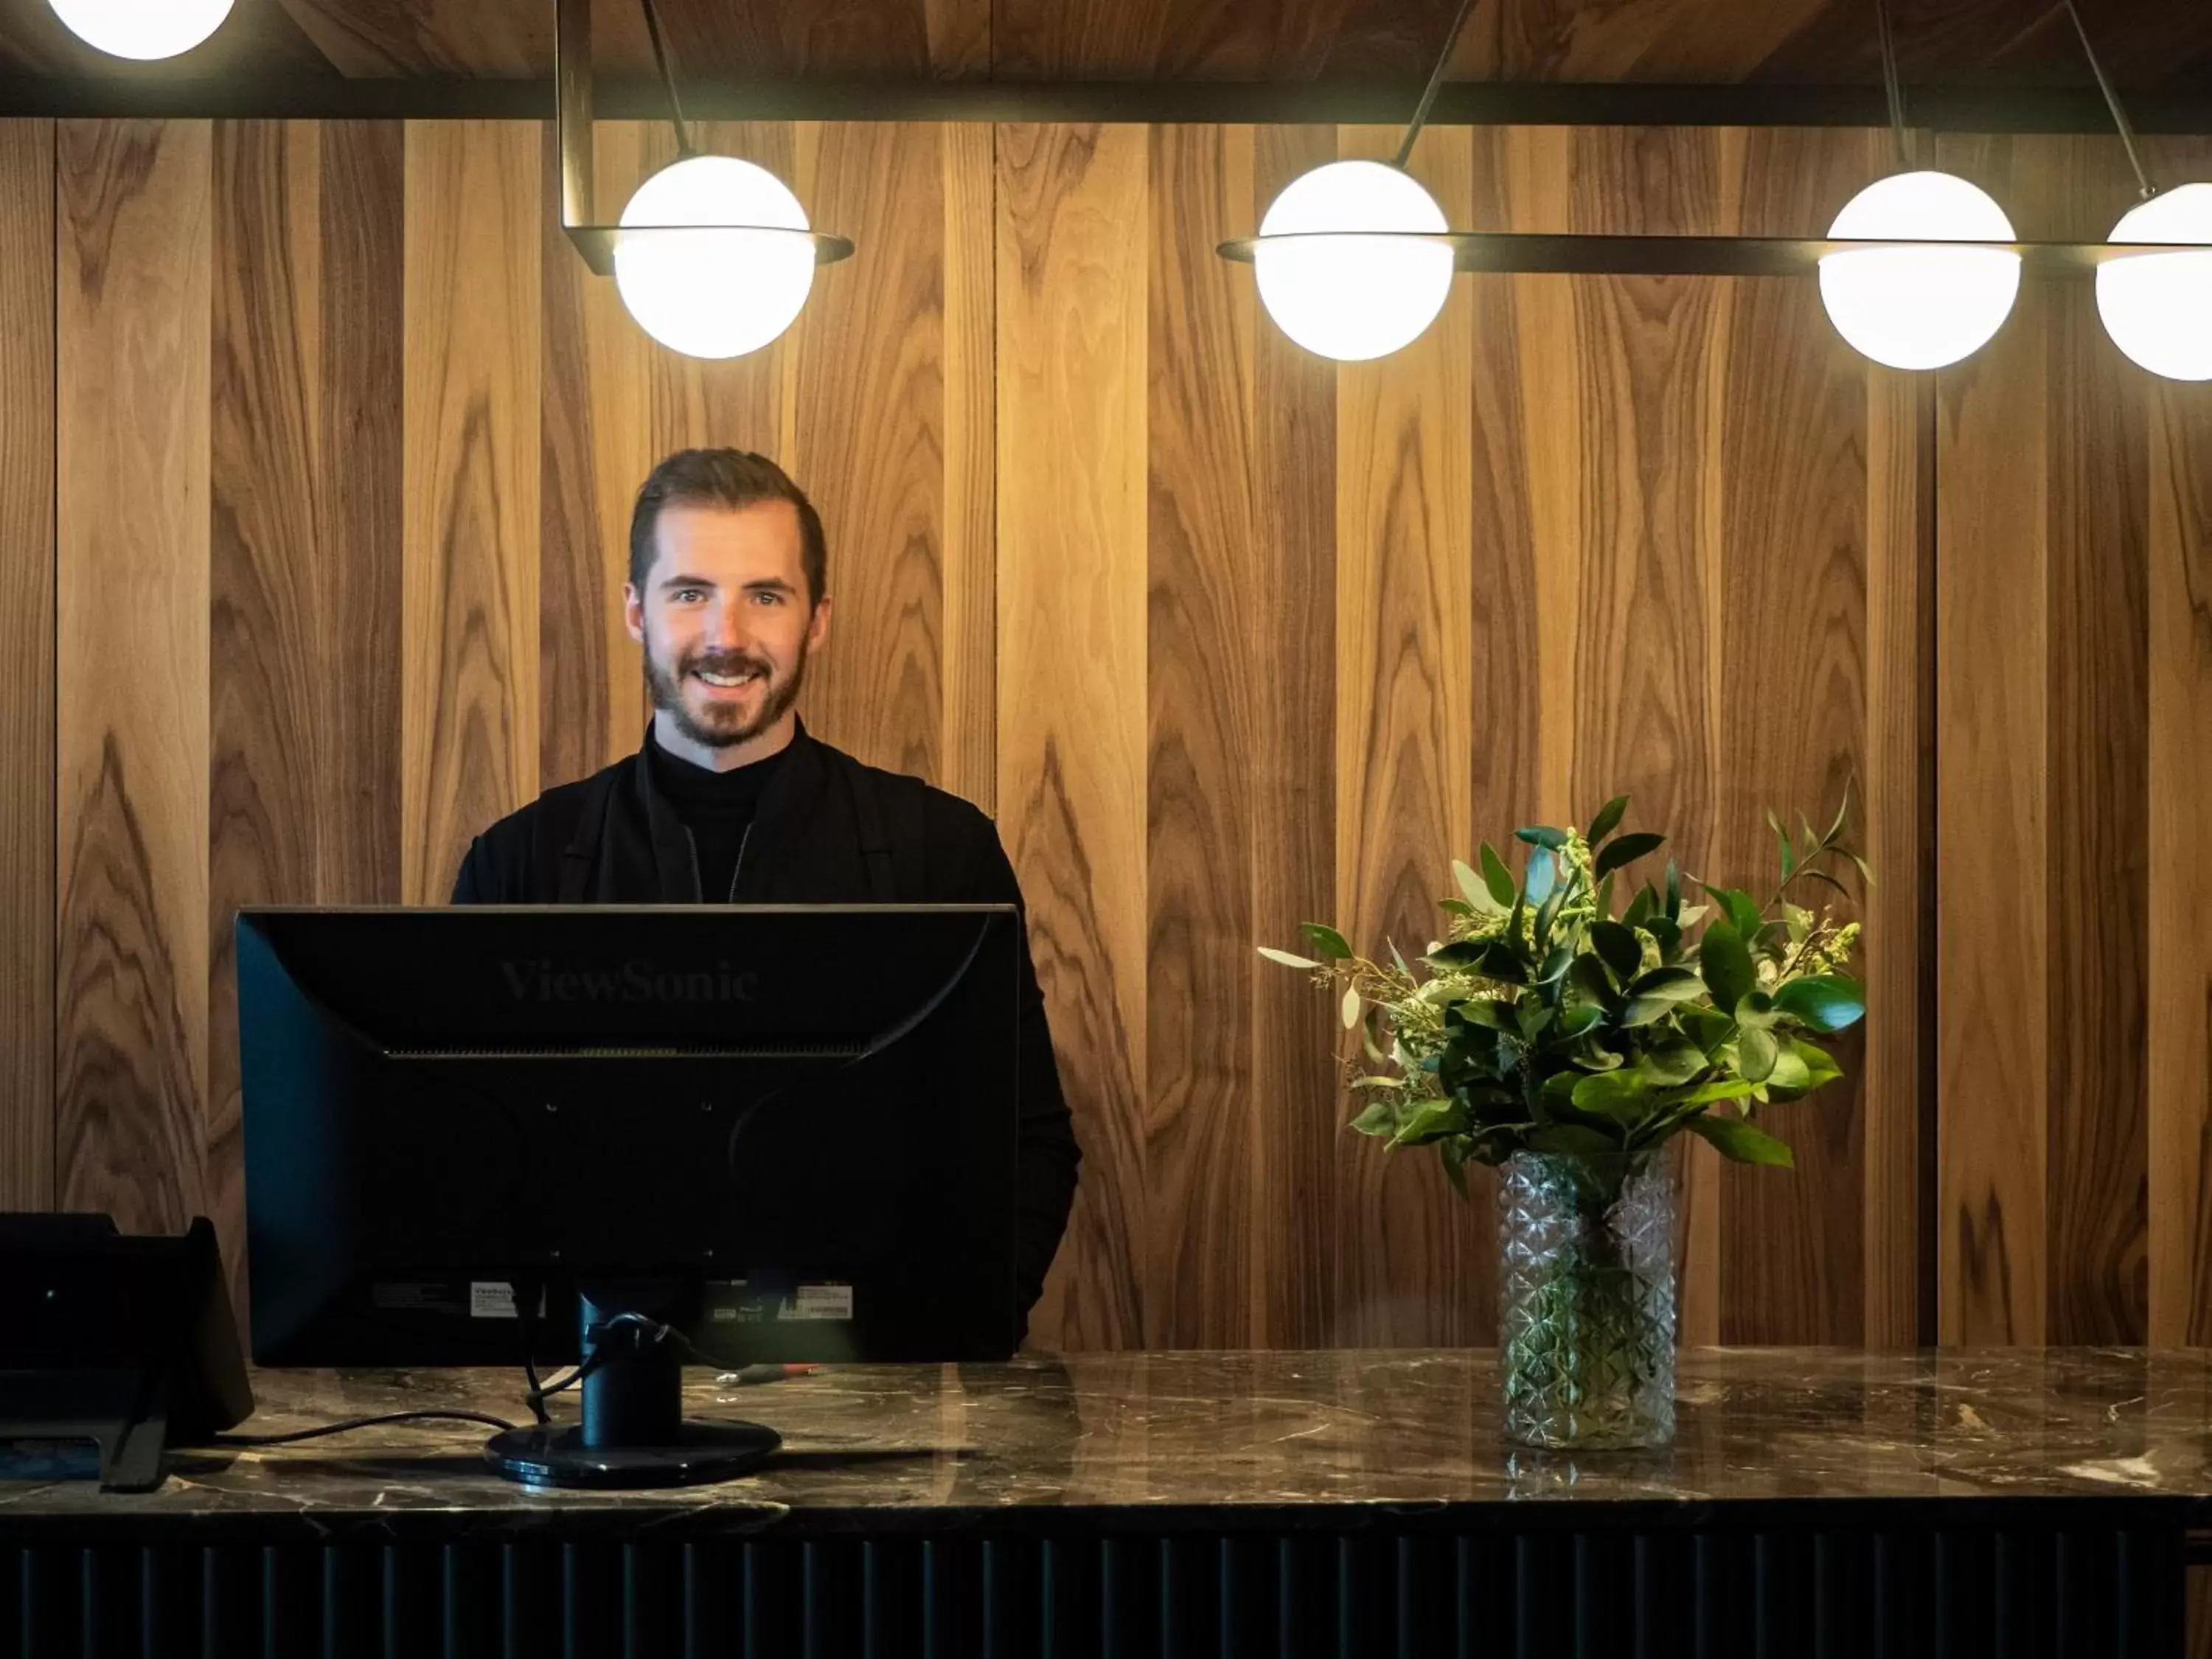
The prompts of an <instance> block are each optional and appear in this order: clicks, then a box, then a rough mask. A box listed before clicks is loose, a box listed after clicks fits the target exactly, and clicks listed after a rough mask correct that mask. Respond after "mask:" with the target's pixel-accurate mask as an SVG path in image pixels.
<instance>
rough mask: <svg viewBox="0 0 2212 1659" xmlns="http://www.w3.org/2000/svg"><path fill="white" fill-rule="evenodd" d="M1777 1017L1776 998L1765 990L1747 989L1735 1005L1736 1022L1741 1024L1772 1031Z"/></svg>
mask: <svg viewBox="0 0 2212 1659" xmlns="http://www.w3.org/2000/svg"><path fill="white" fill-rule="evenodd" d="M1775 1018H1776V1016H1775V1012H1774V999H1773V998H1772V997H1771V996H1769V995H1767V994H1766V993H1765V992H1764V991H1747V992H1746V993H1745V994H1744V996H1743V1000H1741V1001H1740V1002H1738V1003H1737V1004H1736V1006H1735V1023H1736V1024H1738V1025H1740V1026H1747V1027H1749V1028H1751V1029H1753V1030H1760V1031H1771V1030H1773V1029H1774V1021H1775Z"/></svg>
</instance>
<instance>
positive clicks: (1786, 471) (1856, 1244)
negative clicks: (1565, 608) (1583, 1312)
mask: <svg viewBox="0 0 2212 1659" xmlns="http://www.w3.org/2000/svg"><path fill="white" fill-rule="evenodd" d="M1722 158H1723V179H1722V181H1721V193H1722V196H1723V200H1724V201H1725V202H1727V203H1728V204H1729V210H1727V211H1726V217H1725V220H1724V222H1726V223H1728V224H1729V228H1735V229H1740V230H1741V231H1742V232H1743V233H1745V234H1753V235H1758V234H1783V233H1784V230H1785V229H1786V228H1788V227H1790V226H1792V225H1802V224H1810V223H1815V222H1825V221H1826V220H1827V219H1829V218H1831V217H1832V216H1833V213H1834V210H1835V207H1836V206H1837V204H1840V203H1842V202H1844V201H1846V200H1848V199H1849V198H1850V197H1851V196H1852V195H1853V194H1855V193H1856V192H1857V191H1858V190H1859V189H1860V188H1861V187H1862V186H1863V185H1865V184H1867V183H1868V182H1869V180H1870V179H1872V178H1874V177H1875V176H1877V174H1878V173H1879V172H1880V171H1881V156H1880V153H1879V151H1878V150H1877V149H1875V146H1874V145H1873V144H1871V143H1869V142H1868V140H1867V139H1866V138H1865V137H1863V136H1861V135H1859V134H1856V133H1841V134H1838V133H1834V132H1830V131H1818V130H1811V131H1808V130H1792V129H1762V130H1754V131H1747V132H1741V133H1732V134H1729V135H1726V136H1725V137H1724V139H1723V144H1722ZM1721 303H1722V304H1723V305H1724V306H1725V307H1727V309H1728V319H1727V322H1726V325H1725V327H1724V335H1725V339H1726V353H1727V355H1726V361H1725V367H1724V368H1723V374H1724V375H1725V380H1724V383H1723V392H1722V398H1721V402H1720V405H1719V410H1718V416H1717V419H1718V434H1717V436H1718V453H1717V455H1715V456H1714V457H1713V458H1712V461H1711V465H1714V466H1716V467H1717V475H1718V477H1717V483H1718V489H1719V490H1720V501H1719V504H1718V509H1717V515H1716V520H1717V548H1718V551H1719V562H1720V569H1719V571H1718V573H1717V578H1718V588H1719V605H1718V609H1717V629H1716V630H1715V637H1714V638H1713V640H1712V641H1711V648H1712V649H1713V650H1715V651H1717V653H1718V657H1719V694H1720V695H1719V699H1718V702H1717V707H1716V709H1715V720H1714V729H1715V734H1716V736H1717V740H1718V746H1717V751H1716V752H1717V760H1718V762H1719V765H1718V767H1717V773H1716V776H1715V779H1714V783H1715V807H1716V810H1717V813H1718V820H1717V823H1716V825H1715V835H1714V838H1713V841H1712V843H1711V844H1712V847H1713V852H1712V854H1711V855H1710V859H1709V862H1710V864H1711V868H1712V870H1713V871H1714V872H1716V874H1715V875H1714V876H1713V877H1712V878H1711V879H1716V880H1724V881H1725V882H1726V883H1727V884H1730V885H1734V886H1741V887H1743V888H1745V889H1746V890H1748V891H1750V892H1752V893H1753V896H1756V897H1758V898H1759V899H1761V900H1764V899H1765V898H1766V896H1768V895H1769V894H1770V893H1772V892H1774V891H1775V890H1777V889H1778V886H1779V884H1780V879H1781V878H1780V872H1779V869H1778V865H1777V849H1776V847H1775V843H1774V838H1773V836H1772V835H1771V833H1770V832H1769V830H1768V829H1767V826H1766V823H1765V814H1766V811H1767V810H1768V809H1769V808H1770V807H1771V808H1772V809H1773V810H1775V811H1777V812H1778V813H1779V814H1780V815H1781V817H1782V818H1783V820H1784V823H1789V824H1790V825H1792V826H1794V825H1795V824H1796V822H1797V818H1798V814H1800V813H1801V812H1802V814H1803V816H1804V817H1808V818H1811V819H1813V820H1814V822H1815V825H1816V827H1817V828H1820V829H1826V826H1827V824H1828V823H1829V820H1830V817H1831V816H1832V813H1833V811H1834V810H1835V808H1836V806H1837V805H1838V804H1839V803H1840V802H1841V801H1842V799H1843V797H1844V792H1845V790H1846V789H1849V790H1850V791H1851V793H1852V794H1853V796H1854V798H1855V799H1854V811H1855V815H1856V817H1857V823H1856V825H1855V834H1856V836H1857V841H1858V842H1863V841H1864V839H1865V836H1864V831H1865V828H1866V825H1867V821H1868V805H1867V798H1866V793H1865V789H1864V787H1863V784H1862V783H1861V781H1860V780H1861V779H1863V777H1864V775H1865V773H1866V769H1867V765H1866V753H1867V749H1866V741H1865V734H1866V727H1867V721H1868V714H1869V708H1870V706H1871V705H1873V704H1874V703H1875V702H1877V701H1887V700H1891V699H1893V698H1894V697H1895V696H1897V694H1898V688H1897V687H1896V686H1893V685H1882V686H1877V685H1875V684H1874V683H1873V682H1872V681H1871V680H1870V679H1869V667H1870V663H1869V645H1868V632H1869V614H1868V609H1867V557H1868V552H1867V544H1868V535H1867V524H1866V520H1867V459H1866V457H1867V450H1866V429H1867V409H1866V397H1867V393H1866V374H1865V369H1864V366H1863V360H1862V359H1860V358H1859V357H1858V356H1857V354H1855V353H1854V352H1853V351H1852V350H1851V349H1850V347H1849V346H1847V345H1845V344H1844V342H1843V341H1842V340H1841V339H1840V338H1839V337H1838V336H1837V335H1836V333H1835V331H1833V330H1832V329H1831V328H1829V327H1828V326H1827V324H1826V317H1825V315H1824V314H1823V313H1822V310H1821V307H1820V290H1819V288H1818V286H1817V285H1816V284H1815V283H1806V282H1790V281H1780V280H1775V281H1745V282H1735V283H1727V284H1725V285H1724V291H1723V294H1722V295H1721ZM1904 664H1905V667H1906V671H1907V674H1908V678H1907V679H1906V681H1905V690H1907V691H1908V692H1909V690H1910V687H1911V679H1910V678H1909V675H1910V672H1911V668H1910V665H1911V658H1910V657H1906V658H1905V659H1904ZM1882 805H1883V806H1884V807H1885V808H1886V807H1887V802H1886V801H1885V802H1884V803H1882ZM1790 834H1791V835H1792V836H1793V837H1798V838H1799V839H1801V840H1802V836H1799V832H1798V830H1797V829H1796V828H1794V827H1793V828H1792V829H1791V830H1790ZM1843 874H1844V878H1845V879H1846V881H1847V882H1848V883H1849V884H1850V885H1851V886H1852V887H1853V888H1855V889H1856V888H1857V886H1858V880H1857V877H1856V876H1855V875H1853V874H1851V872H1850V871H1849V869H1848V867H1846V868H1845V869H1844V871H1843ZM1790 896H1791V898H1792V899H1793V900H1794V902H1797V903H1800V904H1804V905H1806V906H1808V908H1813V909H1814V910H1820V909H1823V908H1830V906H1831V904H1833V908H1836V909H1837V910H1838V913H1839V914H1840V915H1845V916H1847V917H1857V918H1860V919H1863V915H1864V905H1863V897H1862V898H1861V899H1859V900H1858V901H1857V902H1844V901H1835V900H1834V898H1833V896H1832V895H1831V894H1829V893H1827V892H1826V891H1825V890H1821V889H1819V888H1816V887H1814V886H1813V885H1812V884H1810V883H1801V884H1799V886H1798V888H1797V889H1796V890H1793V892H1792V893H1791V895H1790ZM1889 1012H1890V1011H1887V1010H1886V1011H1885V1017H1886V1018H1887V1017H1888V1016H1889ZM1834 1048H1835V1052H1836V1054H1837V1058H1838V1061H1839V1062H1840V1063H1841V1064H1842V1066H1844V1073H1845V1075H1844V1080H1843V1081H1842V1082H1841V1083H1839V1084H1838V1085H1836V1086H1835V1087H1834V1088H1833V1089H1832V1090H1830V1091H1827V1092H1826V1093H1824V1094H1822V1095H1820V1096H1819V1097H1816V1098H1815V1099H1814V1100H1813V1101H1811V1102H1809V1103H1805V1104H1803V1105H1802V1106H1788V1107H1780V1108H1778V1109H1774V1110H1773V1111H1772V1112H1771V1113H1769V1114H1766V1116H1767V1118H1768V1125H1767V1127H1769V1128H1771V1130H1773V1132H1774V1133H1778V1134H1779V1135H1781V1136H1782V1137H1783V1138H1784V1139H1786V1140H1787V1141H1789V1143H1790V1146H1791V1147H1792V1149H1793V1151H1794V1152H1795V1153H1796V1170H1795V1171H1794V1172H1793V1173H1790V1174H1789V1175H1783V1174H1780V1173H1778V1172H1777V1171H1775V1170H1762V1169H1755V1168H1747V1167H1746V1166H1743V1165H1741V1164H1730V1165H1726V1166H1723V1170H1722V1172H1721V1173H1722V1179H1721V1182H1720V1189H1719V1197H1720V1210H1721V1219H1720V1235H1721V1252H1722V1254H1721V1258H1720V1260H1721V1285H1722V1297H1721V1318H1720V1336H1721V1340H1723V1342H1731V1343H1735V1342H1745V1343H1754V1344H1770V1345H1771V1344H1790V1343H1806V1342H1814V1343H1820V1342H1838V1341H1841V1342H1847V1343H1854V1344H1855V1343H1857V1342H1859V1341H1860V1340H1862V1339H1863V1334H1864V1317H1865V1304H1866V1297H1865V1285H1864V1273H1865V1265H1866V1263H1865V1255H1866V1249H1865V1243H1864V1239H1863V1223H1864V1219H1865V1213H1866V1210H1867V1194H1866V1172H1865V1159H1864V1133H1865V1128H1866V1124H1867V1116H1868V1113H1869V1109H1870V1104H1871V1103H1872V1097H1871V1096H1870V1094H1869V1087H1868V1077H1867V1068H1866V1066H1865V1063H1864V1049H1863V1040H1862V1036H1861V1035H1860V1034H1857V1033H1854V1034H1852V1035H1850V1036H1845V1037H1844V1038H1842V1039H1841V1040H1840V1041H1839V1042H1837V1043H1836V1044H1835V1045H1834ZM1881 1109H1885V1110H1887V1109H1889V1103H1887V1102H1883V1103H1881Z"/></svg>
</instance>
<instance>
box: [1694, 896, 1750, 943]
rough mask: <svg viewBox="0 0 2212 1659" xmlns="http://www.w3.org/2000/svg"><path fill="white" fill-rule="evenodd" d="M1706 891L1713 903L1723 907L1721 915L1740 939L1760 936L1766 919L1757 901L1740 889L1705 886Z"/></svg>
mask: <svg viewBox="0 0 2212 1659" xmlns="http://www.w3.org/2000/svg"><path fill="white" fill-rule="evenodd" d="M1700 885H1705V884H1703V883H1700ZM1705 891H1706V892H1708V893H1710V894H1711V895H1712V899H1713V902H1714V903H1716V904H1717V905H1719V906H1720V907H1721V914H1722V915H1724V916H1726V917H1727V918H1728V919H1729V927H1733V928H1735V931H1736V933H1737V934H1738V935H1739V936H1740V937H1741V938H1743V939H1754V938H1756V937H1757V936H1758V933H1759V928H1760V927H1762V926H1764V925H1765V917H1763V916H1762V915H1760V914H1759V901H1758V900H1757V899H1754V898H1753V897H1752V896H1751V895H1750V894H1748V893H1747V892H1745V891H1744V890H1742V889H1741V888H1740V887H1713V886H1705Z"/></svg>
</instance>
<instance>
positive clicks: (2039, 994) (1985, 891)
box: [1936, 139, 2053, 1343]
mask: <svg viewBox="0 0 2212 1659" xmlns="http://www.w3.org/2000/svg"><path fill="white" fill-rule="evenodd" d="M2005 142H2006V141H2002V140H1988V141H1978V142H1971V143H1970V142H1969V141H1966V140H1954V139H1946V140H1944V141H1942V143H1940V144H1939V148H1938V152H1937V154H1938V156H1939V158H1940V159H1939V161H1938V162H1937V165H1940V166H1943V167H1950V168H1951V169H1953V170H1954V171H1958V172H1961V173H1965V174H1966V176H1967V177H1969V178H1980V177H1986V176H1988V174H1989V173H1990V169H1991V168H1992V167H2001V166H2002V147H2003V144H2004V143H2005ZM2001 176H2002V175H2001ZM2052 302H2053V296H2052V295H2051V294H2050V293H2049V292H2048V291H2047V290H2046V289H2042V288H2039V286H2038V285H2036V284H2033V283H2023V284H2021V296H2020V301H2019V303H2018V305H2017V306H2016V307H2015V309H2014V312H2013V315H2012V318H2011V319H2010V320H2009V321H2008V323H2007V325H2006V326H2005V327H2004V328H2003V329H2002V331H2000V332H1999V334H1998V336H1997V337H1996V339H1995V340H1993V341H1991V342H1990V343H1989V344H1988V345H1986V346H1984V347H1983V348H1982V349H1981V350H1980V351H1978V352H1977V353H1976V354H1975V355H1974V356H1972V357H1970V358H1968V359H1967V360H1966V362H1964V363H1961V364H1959V365H1957V366H1955V367H1954V368H1948V369H1945V370H1942V372H1941V375H1940V386H1941V390H1940V392H1939V398H1940V405H1939V407H1940V416H1939V424H1938V429H1937V440H1936V441H1937V461H1936V477H1937V479H1938V481H1939V485H1938V494H1937V497H1936V522H1937V529H1936V535H1937V545H1938V559H1939V566H1938V581H1937V588H1936V665H1937V685H1936V700H1937V708H1939V709H1940V711H1941V715H1942V735H1941V744H1942V747H1941V749H1940V750H1939V753H1938V757H1937V766H1938V770H1937V777H1936V823H1938V824H1939V825H1940V826H1941V829H1942V836H1943V839H1944V842H1945V843H1946V844H1947V845H1948V846H1952V847H1958V848H1972V855H1971V856H1965V857H1957V858H1949V859H1946V860H1944V864H1943V878H1942V881H1941V882H1939V883H1938V884H1937V889H1936V905H1937V907H1938V910H1937V915H1938V922H1937V926H1938V927H1939V929H1940V941H1941V950H1940V952H1939V958H1938V962H1939V966H1938V985H1937V998H1938V1009H1939V1018H1938V1022H1937V1026H1936V1041H1937V1042H1938V1044H1939V1045H1940V1057H1939V1060H1938V1072H1939V1079H1940V1088H1941V1095H1940V1099H1941V1102H1942V1122H1941V1126H1940V1131H1939V1147H1938V1160H1939V1171H1940V1173H1939V1181H1940V1183H1941V1184H1940V1187H1939V1193H1940V1198H1939V1203H1940V1206H1941V1207H1940V1212H1939V1224H1938V1231H1939V1237H1940V1243H1939V1246H1938V1249H1939V1258H1940V1267H1939V1273H1940V1280H1941V1285H1940V1291H1939V1296H1938V1310H1937V1311H1938V1317H1937V1328H1938V1332H1939V1335H1940V1338H1941V1340H1942V1341H1944V1342H1947V1343H1977V1342H2026V1343H2037V1342H2040V1341H2042V1340H2043V1338H2044V1329H2045V1324H2044V1309H2045V1294H2044V1287H2045V1240H2046V1234H2045V1212H2044V1168H2045V1165H2044V1159H2045V1134H2046V1123H2047V1112H2046V1103H2047V1099H2048V1088H2049V1077H2050V1071H2049V1063H2048V1058H2047V1052H2046V1051H2047V1048H2048V1042H2049V1037H2048V1033H2047V1030H2046V1027H2045V1020H2044V1018H2043V1015H2044V1012H2045V1009H2046V1008H2047V1006H2048V1002H2047V993H2048V987H2049V976H2048V965H2047V964H2048V960H2049V957H2048V945H2049V930H2048V924H2047V918H2046V915H2045V902H2044V895H2045V893H2046V892H2047V891H2048V878H2047V871H2048V864H2047V861H2046V854H2045V812H2046V811H2047V799H2046V796H2045V762H2044V750H2043V745H2044V735H2045V730H2046V729H2047V721H2048V695H2049V682H2048V677H2047V674H2046V671H2045V661H2046V653H2047V640H2048V637H2049V633H2048V627H2047V623H2046V616H2045V605H2046V598H2047V592H2048V574H2047V573H2048V570H2049V563H2048V546H2047V540H2046V509H2045V502H2046V501H2047V499H2048V490H2049V479H2048V477H2047V465H2048V461H2047V458H2048V455H2049V444H2048V441H2047V438H2046V431H2047V428H2046V427H2045V417H2046V410H2045V388H2046V387H2047V386H2048V385H2049V375H2048V372H2047V368H2046V365H2047V361H2048V357H2047V354H2048V350H2049V342H2050V336H2051V326H2050V311H2049V307H2050V306H2051V303H2052Z"/></svg>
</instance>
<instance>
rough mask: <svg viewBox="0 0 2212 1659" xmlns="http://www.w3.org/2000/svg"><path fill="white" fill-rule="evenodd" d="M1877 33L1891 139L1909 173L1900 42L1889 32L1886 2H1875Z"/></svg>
mask: <svg viewBox="0 0 2212 1659" xmlns="http://www.w3.org/2000/svg"><path fill="white" fill-rule="evenodd" d="M1874 21H1875V32H1876V33H1879V34H1880V35H1881V84H1882V87H1883V89H1884V90H1885V91H1887V93H1888V94H1889V135H1890V138H1891V141H1892V142H1893V143H1895V145H1896V146H1897V165H1898V166H1899V167H1901V168H1905V169H1906V170H1908V171H1909V170H1910V169H1911V166H1912V155H1911V149H1909V147H1908V146H1907V145H1906V143H1905V88H1903V87H1901V86H1899V84H1898V80H1897V41H1896V39H1895V37H1894V36H1893V35H1892V34H1891V33H1890V30H1889V8H1888V6H1887V5H1886V4H1885V3H1883V0H1874Z"/></svg>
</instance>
